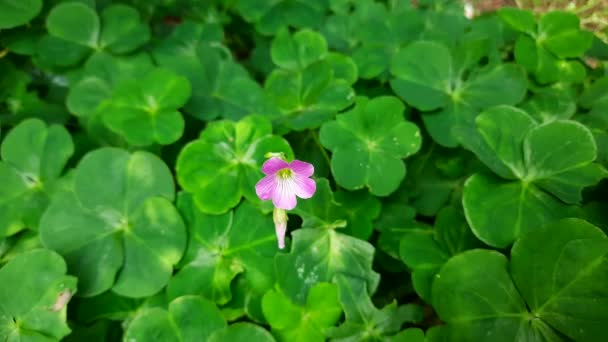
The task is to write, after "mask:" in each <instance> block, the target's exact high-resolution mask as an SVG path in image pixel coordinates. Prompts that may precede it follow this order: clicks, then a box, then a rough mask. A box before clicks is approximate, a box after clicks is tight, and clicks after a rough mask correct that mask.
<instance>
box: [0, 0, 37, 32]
mask: <svg viewBox="0 0 608 342" xmlns="http://www.w3.org/2000/svg"><path fill="white" fill-rule="evenodd" d="M41 10H42V0H25V1H24V0H3V1H2V2H0V29H9V28H13V27H17V26H21V25H24V24H27V23H28V22H29V21H30V20H32V19H34V18H35V17H36V16H37V15H38V13H40V11H41Z"/></svg>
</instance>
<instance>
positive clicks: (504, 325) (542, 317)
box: [433, 219, 608, 341]
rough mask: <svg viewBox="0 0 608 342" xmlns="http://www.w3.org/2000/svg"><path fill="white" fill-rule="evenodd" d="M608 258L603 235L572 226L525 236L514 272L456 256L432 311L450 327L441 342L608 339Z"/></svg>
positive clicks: (498, 260)
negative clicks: (607, 323)
mask: <svg viewBox="0 0 608 342" xmlns="http://www.w3.org/2000/svg"><path fill="white" fill-rule="evenodd" d="M549 235H550V236H551V239H547V236H549ZM607 254H608V237H606V235H605V234H604V233H603V232H601V231H600V230H599V229H598V228H596V227H594V226H592V225H591V224H589V223H587V222H585V221H582V220H578V219H566V220H562V221H559V222H556V223H553V224H550V225H547V226H544V227H542V228H539V229H537V230H535V231H531V232H529V233H528V234H525V235H523V236H522V237H521V239H520V240H518V241H517V242H516V243H515V245H514V246H513V249H512V250H511V257H512V260H511V263H510V267H509V265H508V263H507V259H506V258H505V257H504V256H503V255H502V254H500V253H498V252H494V251H487V250H472V251H467V252H465V253H463V254H460V255H457V256H455V257H453V258H451V259H450V260H449V261H448V262H447V263H446V264H445V265H444V267H443V268H442V269H441V272H440V273H439V274H438V275H437V276H436V277H435V282H434V284H433V301H434V303H433V306H434V308H435V309H436V310H437V313H438V314H439V317H440V318H441V319H442V320H443V321H445V322H447V326H446V327H445V328H444V329H442V330H443V331H442V334H444V338H445V339H446V340H448V341H476V340H485V339H487V338H491V339H492V340H493V341H513V340H519V339H522V338H526V339H528V340H532V341H547V340H548V341H561V340H564V338H566V339H568V340H575V341H593V340H596V339H600V340H602V339H605V338H606V333H605V329H604V328H603V326H602V323H601V322H603V321H605V319H606V317H607V316H606V315H607V314H608V312H607V311H606V309H605V306H604V305H602V304H601V303H602V302H603V301H605V300H606V299H607V298H608V292H607V290H606V287H605V286H604V285H603V284H605V283H606V281H607V279H606V274H608V272H607V270H608V258H607ZM509 270H510V274H509ZM520 294H521V295H520ZM522 297H523V298H522Z"/></svg>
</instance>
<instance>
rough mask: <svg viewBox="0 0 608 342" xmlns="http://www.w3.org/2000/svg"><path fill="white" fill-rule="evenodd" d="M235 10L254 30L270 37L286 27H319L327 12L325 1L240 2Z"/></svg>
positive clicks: (249, 0) (268, 0) (265, 0)
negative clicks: (252, 25)
mask: <svg viewBox="0 0 608 342" xmlns="http://www.w3.org/2000/svg"><path fill="white" fill-rule="evenodd" d="M235 8H236V10H237V11H238V12H239V14H240V15H242V16H243V18H245V20H247V21H249V22H252V23H255V27H256V30H257V31H258V32H260V33H262V34H265V35H272V34H274V33H276V32H277V31H279V29H281V28H283V27H286V26H293V27H296V28H303V27H313V28H314V27H319V26H320V25H321V23H322V20H323V17H324V13H325V11H326V10H327V1H326V0H295V1H293V0H262V1H260V0H240V1H238V2H237V3H236V5H235Z"/></svg>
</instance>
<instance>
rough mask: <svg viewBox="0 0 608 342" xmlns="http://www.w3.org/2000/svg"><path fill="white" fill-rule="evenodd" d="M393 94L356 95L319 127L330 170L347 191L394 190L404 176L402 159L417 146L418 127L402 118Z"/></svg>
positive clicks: (401, 108)
mask: <svg viewBox="0 0 608 342" xmlns="http://www.w3.org/2000/svg"><path fill="white" fill-rule="evenodd" d="M403 111H404V106H403V104H402V103H401V102H400V101H399V100H398V99H397V98H395V97H390V96H383V97H378V98H374V99H367V98H359V99H358V101H357V105H356V106H355V108H353V109H352V110H350V111H348V112H346V113H345V114H340V115H338V116H337V118H336V120H335V121H331V122H328V123H326V124H324V125H323V127H321V134H320V139H321V143H322V144H323V146H325V147H327V148H328V149H330V150H331V151H332V152H333V154H332V157H331V171H332V174H333V175H334V177H335V178H336V181H337V182H338V184H340V185H341V186H343V187H344V188H346V189H348V190H354V189H360V188H363V187H364V186H367V187H368V188H369V190H370V192H371V193H372V194H374V195H376V196H386V195H388V194H390V193H391V192H393V191H395V190H396V189H397V187H398V186H399V184H400V183H401V181H402V180H403V178H404V177H405V165H404V163H403V161H402V160H401V159H402V158H405V157H407V156H409V155H411V154H414V153H416V152H417V151H418V150H419V149H420V144H421V137H420V131H419V130H418V127H416V125H414V124H413V123H410V122H407V121H405V120H404V119H403Z"/></svg>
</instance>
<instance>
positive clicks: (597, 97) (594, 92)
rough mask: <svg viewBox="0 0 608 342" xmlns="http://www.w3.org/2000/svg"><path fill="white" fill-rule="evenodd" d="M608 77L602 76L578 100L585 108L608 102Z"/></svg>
mask: <svg viewBox="0 0 608 342" xmlns="http://www.w3.org/2000/svg"><path fill="white" fill-rule="evenodd" d="M607 94H608V77H602V78H600V79H598V80H596V81H595V82H593V84H592V85H591V86H589V87H588V88H587V89H585V90H584V91H583V93H582V94H581V96H580V97H579V98H578V102H579V104H580V105H581V106H583V107H584V108H592V107H596V106H602V105H604V104H606V103H608V95H607Z"/></svg>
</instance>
